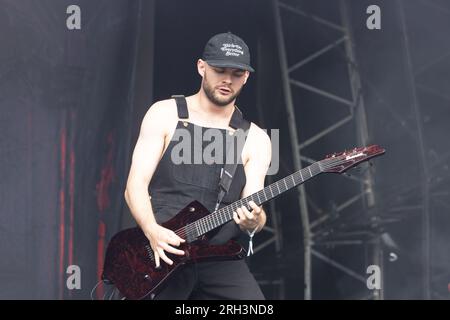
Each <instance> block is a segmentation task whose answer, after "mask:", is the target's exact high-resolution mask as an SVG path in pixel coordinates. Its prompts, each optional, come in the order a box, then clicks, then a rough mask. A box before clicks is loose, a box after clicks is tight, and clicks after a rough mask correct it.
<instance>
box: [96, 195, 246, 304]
mask: <svg viewBox="0 0 450 320" xmlns="http://www.w3.org/2000/svg"><path fill="white" fill-rule="evenodd" d="M208 214H210V212H209V211H208V210H207V209H206V208H205V207H204V206H203V205H202V204H201V203H199V202H198V201H193V202H191V203H190V204H189V205H187V206H186V207H185V208H184V209H183V210H181V211H180V212H179V213H178V214H177V215H176V216H175V217H174V218H172V219H171V220H169V221H167V222H165V223H163V224H162V226H163V227H165V228H168V229H170V230H174V231H175V230H178V229H181V228H183V227H185V226H186V225H188V224H189V223H191V222H193V221H196V220H198V219H200V218H202V217H204V216H206V215H208ZM212 235H213V234H211V233H208V234H206V235H205V236H202V237H201V238H200V239H198V240H195V241H192V242H190V243H189V242H188V241H186V242H185V243H183V244H181V245H180V246H179V247H178V249H180V250H184V251H185V255H184V256H178V255H173V254H168V256H169V258H170V259H171V260H172V261H173V264H172V265H168V264H166V263H165V262H164V261H162V260H160V261H161V266H160V269H159V270H157V269H156V268H155V261H154V258H153V251H152V250H151V247H150V244H149V241H148V239H147V237H146V236H145V235H144V233H143V232H142V230H141V229H140V228H131V229H126V230H123V231H121V232H119V233H117V234H116V235H115V236H114V237H113V238H112V239H111V241H110V242H109V245H108V248H107V250H106V256H105V264H104V269H103V275H102V278H103V279H104V280H108V281H110V282H112V283H113V284H114V285H115V286H116V287H117V288H118V289H119V291H120V292H121V294H122V295H124V296H125V298H127V299H144V298H149V299H150V298H153V297H154V295H156V294H158V293H159V292H160V291H161V290H162V289H163V287H164V284H165V283H166V282H167V280H168V279H170V277H171V276H172V275H173V274H174V273H175V272H176V271H177V270H178V269H179V268H180V267H182V266H183V265H185V264H187V263H191V262H202V261H216V260H233V259H242V258H243V257H244V256H245V251H244V249H243V248H242V247H241V246H240V245H239V244H238V243H236V242H234V241H232V240H230V241H229V242H227V243H226V244H224V245H210V244H209V243H208V238H210V237H211V236H212Z"/></svg>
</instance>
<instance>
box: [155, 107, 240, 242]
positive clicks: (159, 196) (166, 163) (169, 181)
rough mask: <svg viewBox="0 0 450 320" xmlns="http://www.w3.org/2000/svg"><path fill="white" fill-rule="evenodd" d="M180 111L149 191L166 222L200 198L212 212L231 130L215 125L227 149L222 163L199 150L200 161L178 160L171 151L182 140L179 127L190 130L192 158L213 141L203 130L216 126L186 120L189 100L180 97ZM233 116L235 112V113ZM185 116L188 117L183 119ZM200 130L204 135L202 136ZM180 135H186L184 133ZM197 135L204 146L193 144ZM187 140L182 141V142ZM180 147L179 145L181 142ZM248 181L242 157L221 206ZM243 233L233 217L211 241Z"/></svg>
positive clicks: (157, 212) (159, 217) (236, 196)
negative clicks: (207, 160) (209, 158)
mask: <svg viewBox="0 0 450 320" xmlns="http://www.w3.org/2000/svg"><path fill="white" fill-rule="evenodd" d="M177 111H178V118H179V120H178V123H177V127H176V129H175V132H174V134H173V136H172V139H171V141H170V143H169V145H168V147H167V149H166V150H165V152H164V154H163V156H162V158H161V160H160V162H159V163H158V166H157V168H156V170H155V172H154V174H153V177H152V180H151V182H150V185H149V194H150V195H151V197H152V199H151V202H152V207H153V211H154V214H155V219H156V221H157V222H158V223H163V222H165V221H167V220H169V219H171V218H173V217H174V216H175V215H176V214H177V213H178V212H179V211H180V210H181V209H183V208H184V207H186V206H187V205H188V204H189V203H190V202H191V201H194V200H197V201H199V202H200V203H202V204H203V205H204V206H205V207H206V208H207V209H208V210H209V211H210V212H213V211H214V207H215V205H216V202H217V197H218V193H219V180H220V173H221V169H222V168H223V164H224V163H225V156H226V154H227V153H226V152H227V150H226V149H227V144H226V143H225V141H226V140H225V139H226V136H225V135H227V134H229V132H230V131H229V130H225V129H215V130H216V131H215V132H220V133H221V135H222V137H223V140H222V141H223V148H224V150H223V152H222V155H223V160H222V161H221V163H211V164H207V163H204V161H203V158H202V157H201V155H202V154H200V158H197V159H202V161H201V164H196V163H197V162H198V161H197V162H193V161H192V162H190V164H186V163H182V164H175V163H174V161H172V158H171V154H172V151H173V149H174V147H175V146H176V145H177V144H179V143H181V142H182V141H181V140H180V141H179V139H180V138H179V136H180V131H179V130H186V131H185V132H189V136H190V137H191V139H190V141H188V142H190V146H191V148H190V151H191V157H190V158H192V160H194V159H195V157H196V155H195V153H197V156H198V152H202V150H205V148H206V147H207V145H209V144H210V143H211V142H210V141H203V140H205V139H204V138H203V139H202V137H204V136H203V133H204V132H205V131H206V130H208V129H214V128H206V127H201V126H197V125H195V124H193V123H190V122H187V121H186V120H187V118H189V113H188V110H187V106H186V103H184V104H183V103H178V101H177ZM236 112H240V111H239V110H237V109H235V111H234V113H236ZM233 116H235V114H233ZM183 118H184V119H185V120H181V119H183ZM232 118H233V117H232ZM200 134H201V136H199V135H200ZM181 136H184V135H182V134H181ZM195 139H197V140H196V141H197V142H198V144H197V146H198V145H199V144H201V145H202V148H201V150H199V148H198V147H195V146H194V140H195ZM188 140H189V139H188ZM188 142H185V141H183V143H188ZM177 148H179V146H178V147H177ZM177 150H178V149H177ZM213 154H214V153H213ZM239 156H240V155H239ZM218 162H219V161H218ZM245 183H246V177H245V171H244V166H243V164H242V161H239V164H238V166H237V168H236V172H235V174H234V177H233V181H232V183H231V186H230V189H229V191H228V193H227V194H226V195H225V197H224V198H223V200H222V202H221V205H220V207H223V206H225V205H228V204H230V203H232V202H234V201H236V200H239V199H240V196H241V192H242V189H243V188H244V186H245ZM240 233H241V232H240V229H239V227H238V226H237V224H236V223H235V222H234V221H233V220H232V221H230V222H228V223H226V224H225V225H223V226H222V227H221V228H220V230H219V231H218V233H217V234H216V235H215V236H214V237H213V238H212V239H211V240H210V242H211V244H222V243H225V242H226V241H228V240H229V239H232V238H237V237H238V236H239V235H240Z"/></svg>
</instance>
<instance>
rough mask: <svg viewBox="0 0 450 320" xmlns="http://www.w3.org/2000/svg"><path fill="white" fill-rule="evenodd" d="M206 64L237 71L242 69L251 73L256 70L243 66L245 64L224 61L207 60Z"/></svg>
mask: <svg viewBox="0 0 450 320" xmlns="http://www.w3.org/2000/svg"><path fill="white" fill-rule="evenodd" d="M205 62H206V63H207V64H209V65H210V66H213V67H218V68H235V69H241V70H247V71H250V72H255V70H254V69H253V68H252V67H251V66H249V65H247V64H243V63H237V62H231V61H223V60H205Z"/></svg>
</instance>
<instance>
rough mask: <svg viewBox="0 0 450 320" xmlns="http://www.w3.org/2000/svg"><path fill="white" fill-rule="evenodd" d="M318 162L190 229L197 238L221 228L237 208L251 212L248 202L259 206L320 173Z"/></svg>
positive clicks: (240, 200) (216, 213)
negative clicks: (194, 232)
mask: <svg viewBox="0 0 450 320" xmlns="http://www.w3.org/2000/svg"><path fill="white" fill-rule="evenodd" d="M320 162H321V161H318V162H315V163H313V164H312V165H310V166H308V167H306V168H303V169H301V170H299V171H296V172H294V173H293V174H291V175H289V176H287V177H285V178H283V179H280V180H278V181H276V182H274V183H272V184H270V185H268V186H267V187H265V188H264V189H262V190H260V191H258V192H255V193H253V194H251V195H249V196H248V197H245V198H242V199H239V200H238V201H235V202H233V203H231V204H229V205H227V206H225V207H223V208H220V209H218V210H216V211H214V212H213V213H211V214H209V215H207V216H205V217H203V218H201V219H199V220H197V221H195V222H192V224H193V226H191V227H193V228H194V230H197V233H198V234H197V236H201V235H203V234H205V233H207V232H209V231H211V230H213V229H215V228H217V227H220V226H222V225H223V224H225V223H227V222H228V221H230V220H232V219H233V212H234V211H236V209H237V208H240V207H243V206H245V207H246V208H248V209H249V210H250V211H251V207H250V205H249V202H250V201H253V202H254V203H256V204H257V205H258V206H260V205H262V204H263V203H265V202H267V201H269V200H271V199H273V198H275V197H277V196H279V195H280V194H282V193H284V192H286V191H288V190H290V189H292V188H294V187H296V186H298V185H300V184H302V183H303V182H305V181H307V180H309V179H311V178H312V177H314V176H316V175H318V174H320V173H322V172H323V170H322V168H321V163H320Z"/></svg>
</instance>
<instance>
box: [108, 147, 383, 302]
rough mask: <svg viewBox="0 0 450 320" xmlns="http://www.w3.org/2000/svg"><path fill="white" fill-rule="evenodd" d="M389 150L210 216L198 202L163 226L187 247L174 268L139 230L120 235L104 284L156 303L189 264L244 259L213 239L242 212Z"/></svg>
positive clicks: (285, 183)
mask: <svg viewBox="0 0 450 320" xmlns="http://www.w3.org/2000/svg"><path fill="white" fill-rule="evenodd" d="M384 153H385V150H384V149H382V148H381V147H379V146H377V145H371V146H369V147H363V148H355V149H353V150H349V151H345V152H341V153H335V154H331V155H328V156H327V157H326V158H325V159H323V160H321V161H317V162H315V163H313V164H311V165H310V166H308V167H306V168H303V169H301V170H299V171H296V172H294V173H293V174H291V175H289V176H287V177H285V178H283V179H281V180H278V181H277V182H274V183H272V184H270V185H269V186H267V187H265V188H264V189H262V190H260V191H258V192H256V193H254V194H252V195H250V196H248V197H245V198H243V199H240V200H238V201H236V202H233V203H231V204H229V205H227V206H225V207H223V208H220V209H218V210H216V211H214V212H212V213H210V212H209V211H208V210H207V209H206V208H205V207H204V206H203V205H202V204H201V203H199V202H198V201H193V202H191V203H189V204H188V205H187V206H186V207H185V208H184V209H182V210H181V211H180V212H179V213H178V214H177V215H176V216H175V217H173V218H172V219H170V220H169V221H167V222H165V223H163V224H162V226H163V227H165V228H168V229H170V230H172V231H174V232H175V233H176V234H177V235H179V236H180V237H181V238H183V239H185V240H186V242H185V243H182V244H181V245H180V246H179V247H178V248H179V249H180V250H184V252H185V254H184V255H183V256H178V255H174V254H170V253H167V254H168V256H169V257H170V259H171V260H172V261H173V264H172V265H168V264H166V263H165V262H164V261H162V260H161V263H160V266H159V268H156V267H155V259H154V255H153V250H152V248H151V246H150V243H149V241H148V239H147V238H146V236H145V235H144V233H143V232H142V230H141V229H140V228H138V227H136V228H131V229H126V230H123V231H120V232H119V233H117V234H116V235H115V236H114V237H113V238H112V239H111V241H110V242H109V245H108V248H107V250H106V256H105V264H104V269H103V274H102V279H103V280H104V281H108V282H110V283H113V284H114V285H115V286H116V287H117V288H118V290H119V291H120V293H121V294H122V295H124V297H125V298H126V299H144V298H150V299H153V298H154V297H155V295H156V294H158V293H159V292H160V291H161V290H162V289H163V287H164V284H165V283H166V282H167V280H169V279H170V277H171V276H172V275H173V274H174V273H175V272H176V271H177V270H178V269H179V268H181V267H182V266H183V265H185V264H187V263H192V262H202V261H216V260H232V259H241V258H243V257H244V256H245V250H244V249H243V248H242V247H241V246H240V245H239V244H238V243H237V242H235V241H233V240H230V241H229V242H227V243H226V244H224V245H210V244H209V243H208V239H209V238H211V237H212V235H213V234H214V232H215V231H217V228H218V227H220V226H222V225H223V224H225V223H227V222H228V221H231V220H232V219H233V212H234V211H236V209H237V208H239V207H242V206H246V207H247V208H248V209H249V210H250V211H251V208H250V206H249V204H248V203H249V201H253V202H255V203H256V204H257V205H261V204H263V203H264V202H266V201H269V200H271V199H273V198H275V197H277V196H278V195H280V194H282V193H283V192H286V191H288V190H290V189H292V188H294V187H296V186H298V185H300V184H302V183H303V182H305V181H307V180H309V179H311V178H312V177H314V176H316V175H318V174H321V173H324V172H332V173H342V172H344V171H346V170H348V169H349V168H351V167H354V166H356V165H357V164H359V163H361V162H363V161H367V160H369V159H371V158H373V157H376V156H379V155H382V154H384Z"/></svg>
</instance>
